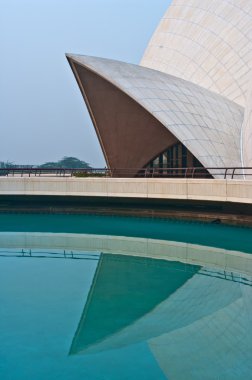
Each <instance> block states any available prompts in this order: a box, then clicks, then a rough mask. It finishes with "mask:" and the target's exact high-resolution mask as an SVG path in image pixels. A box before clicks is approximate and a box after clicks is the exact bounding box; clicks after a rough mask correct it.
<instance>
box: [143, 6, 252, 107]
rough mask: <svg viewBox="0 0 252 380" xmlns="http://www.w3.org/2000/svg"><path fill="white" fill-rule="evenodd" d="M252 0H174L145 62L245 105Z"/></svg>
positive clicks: (250, 60)
mask: <svg viewBox="0 0 252 380" xmlns="http://www.w3.org/2000/svg"><path fill="white" fill-rule="evenodd" d="M251 33H252V1H251V0H235V1H230V0H221V1H220V0H211V1H202V0H190V1H189V0H173V2H172V4H171V5H170V6H169V8H168V10H167V12H166V13H165V15H164V17H163V18H162V20H161V22H160V24H159V26H158V28H157V30H156V31H155V33H154V34H153V36H152V38H151V40H150V42H149V45H148V47H147V49H146V51H145V54H144V56H143V58H142V61H141V65H143V66H146V67H149V68H153V69H155V70H160V71H163V72H166V73H169V74H171V75H175V76H178V77H180V78H183V79H186V80H189V81H191V82H193V83H196V84H199V85H200V86H202V87H204V88H207V89H209V90H211V91H214V92H216V93H218V94H221V95H223V96H225V97H227V98H228V99H230V100H232V101H235V102H236V103H238V104H240V105H243V106H244V105H245V102H246V91H247V89H248V78H249V75H250V72H251V69H252V38H251Z"/></svg>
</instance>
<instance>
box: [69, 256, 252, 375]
mask: <svg viewBox="0 0 252 380" xmlns="http://www.w3.org/2000/svg"><path fill="white" fill-rule="evenodd" d="M251 284H252V282H251V279H249V278H247V277H242V276H240V275H235V274H234V273H231V272H226V271H223V270H219V269H208V268H205V267H201V266H198V265H190V264H183V263H180V262H174V261H165V260H155V259H151V258H138V257H132V256H124V255H115V254H112V255H111V254H102V255H101V258H100V262H99V264H98V267H97V270H96V274H95V277H94V280H93V284H92V286H91V289H90V292H89V296H88V300H87V303H86V305H85V308H84V311H83V313H82V316H81V319H80V322H79V326H78V328H77V331H76V333H75V336H74V339H73V342H72V346H71V349H70V354H71V355H73V354H91V353H97V352H101V351H106V350H111V349H119V348H123V347H127V346H130V345H134V344H136V343H140V342H146V343H147V344H148V347H149V350H150V351H151V352H152V354H153V356H154V357H155V359H156V361H157V362H158V364H159V366H160V368H161V369H162V371H163V373H164V374H165V375H166V376H167V378H174V379H203V378H204V379H213V378H215V377H216V375H217V374H218V376H220V378H222V379H225V378H233V377H232V376H231V375H230V377H227V376H228V371H230V374H234V373H236V374H238V375H239V374H242V375H244V376H245V375H246V376H248V374H249V372H250V371H251V369H252V368H251V364H250V363H251V352H252V339H251V337H252V323H251V322H252V317H251V315H250V312H249V309H250V307H251V302H252V287H251ZM195 358H197V360H196V359H195ZM212 363H214V366H213V365H212ZM240 363H242V364H240ZM225 376H226V377H225Z"/></svg>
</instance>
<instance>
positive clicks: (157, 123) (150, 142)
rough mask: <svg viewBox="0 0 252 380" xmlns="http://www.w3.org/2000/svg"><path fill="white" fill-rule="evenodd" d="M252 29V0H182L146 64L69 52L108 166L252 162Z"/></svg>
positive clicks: (156, 37) (132, 167)
mask: <svg viewBox="0 0 252 380" xmlns="http://www.w3.org/2000/svg"><path fill="white" fill-rule="evenodd" d="M251 36H252V0H237V1H235V2H230V1H228V0H222V1H219V0H208V1H204V2H202V1H201V2H199V1H198V0H191V1H190V2H188V0H174V1H173V2H172V4H171V6H170V7H169V8H168V10H167V12H166V13H165V15H164V17H163V18H162V20H161V22H160V24H159V26H158V28H157V30H156V31H155V33H154V35H153V37H152V39H151V41H150V43H149V45H148V47H147V49H146V51H145V54H144V56H143V58H142V61H141V64H140V65H133V64H128V63H124V62H119V61H114V60H109V59H104V58H95V57H87V56H82V55H72V54H67V59H68V61H69V63H70V66H71V68H72V70H73V72H74V75H75V77H76V80H77V82H78V85H79V87H80V90H81V92H82V95H83V97H84V100H85V102H86V105H87V107H88V110H89V113H90V115H91V118H92V121H93V124H94V127H95V130H96V133H97V136H98V138H99V141H100V144H101V147H102V150H103V153H104V156H105V159H106V162H107V165H108V167H110V168H126V169H130V170H131V173H132V175H136V174H137V172H138V170H139V169H140V168H145V167H150V168H153V167H161V168H164V169H167V168H168V169H169V168H178V167H192V166H203V167H205V168H211V167H230V166H238V167H240V166H252V70H251V69H252V38H251ZM208 172H209V173H210V174H211V175H212V176H213V177H215V171H214V170H211V169H208Z"/></svg>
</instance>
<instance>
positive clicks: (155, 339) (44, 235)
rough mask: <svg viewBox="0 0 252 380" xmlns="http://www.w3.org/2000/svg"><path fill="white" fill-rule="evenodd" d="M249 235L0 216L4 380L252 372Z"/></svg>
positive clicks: (220, 229) (169, 225)
mask: <svg viewBox="0 0 252 380" xmlns="http://www.w3.org/2000/svg"><path fill="white" fill-rule="evenodd" d="M251 235H252V234H251V230H250V229H248V228H234V227H226V226H222V225H206V224H201V223H184V222H174V221H168V220H158V219H137V218H122V217H100V216H70V215H69V216H68V215H61V216H60V215H51V216H50V215H14V214H13V215H0V305H1V307H0V338H1V344H0V379H3V380H23V379H35V380H42V379H43V380H44V379H46V380H54V379H61V380H65V379H69V380H75V379H90V380H103V379H109V380H110V379H111V380H117V379H123V380H124V379H125V380H126V379H133V380H134V379H150V380H152V379H153V380H159V379H160V380H161V379H162V380H163V379H178V380H180V379H182V380H183V379H199V380H202V379H250V378H251V373H252V255H251V253H252V249H251V247H252V244H251V243H252V236H251ZM204 237H205V240H204ZM231 245H232V246H231Z"/></svg>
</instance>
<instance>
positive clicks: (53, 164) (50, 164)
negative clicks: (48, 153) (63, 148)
mask: <svg viewBox="0 0 252 380" xmlns="http://www.w3.org/2000/svg"><path fill="white" fill-rule="evenodd" d="M39 167H40V168H45V169H46V168H59V167H60V166H59V164H58V162H45V163H44V164H42V165H40V166H39Z"/></svg>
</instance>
